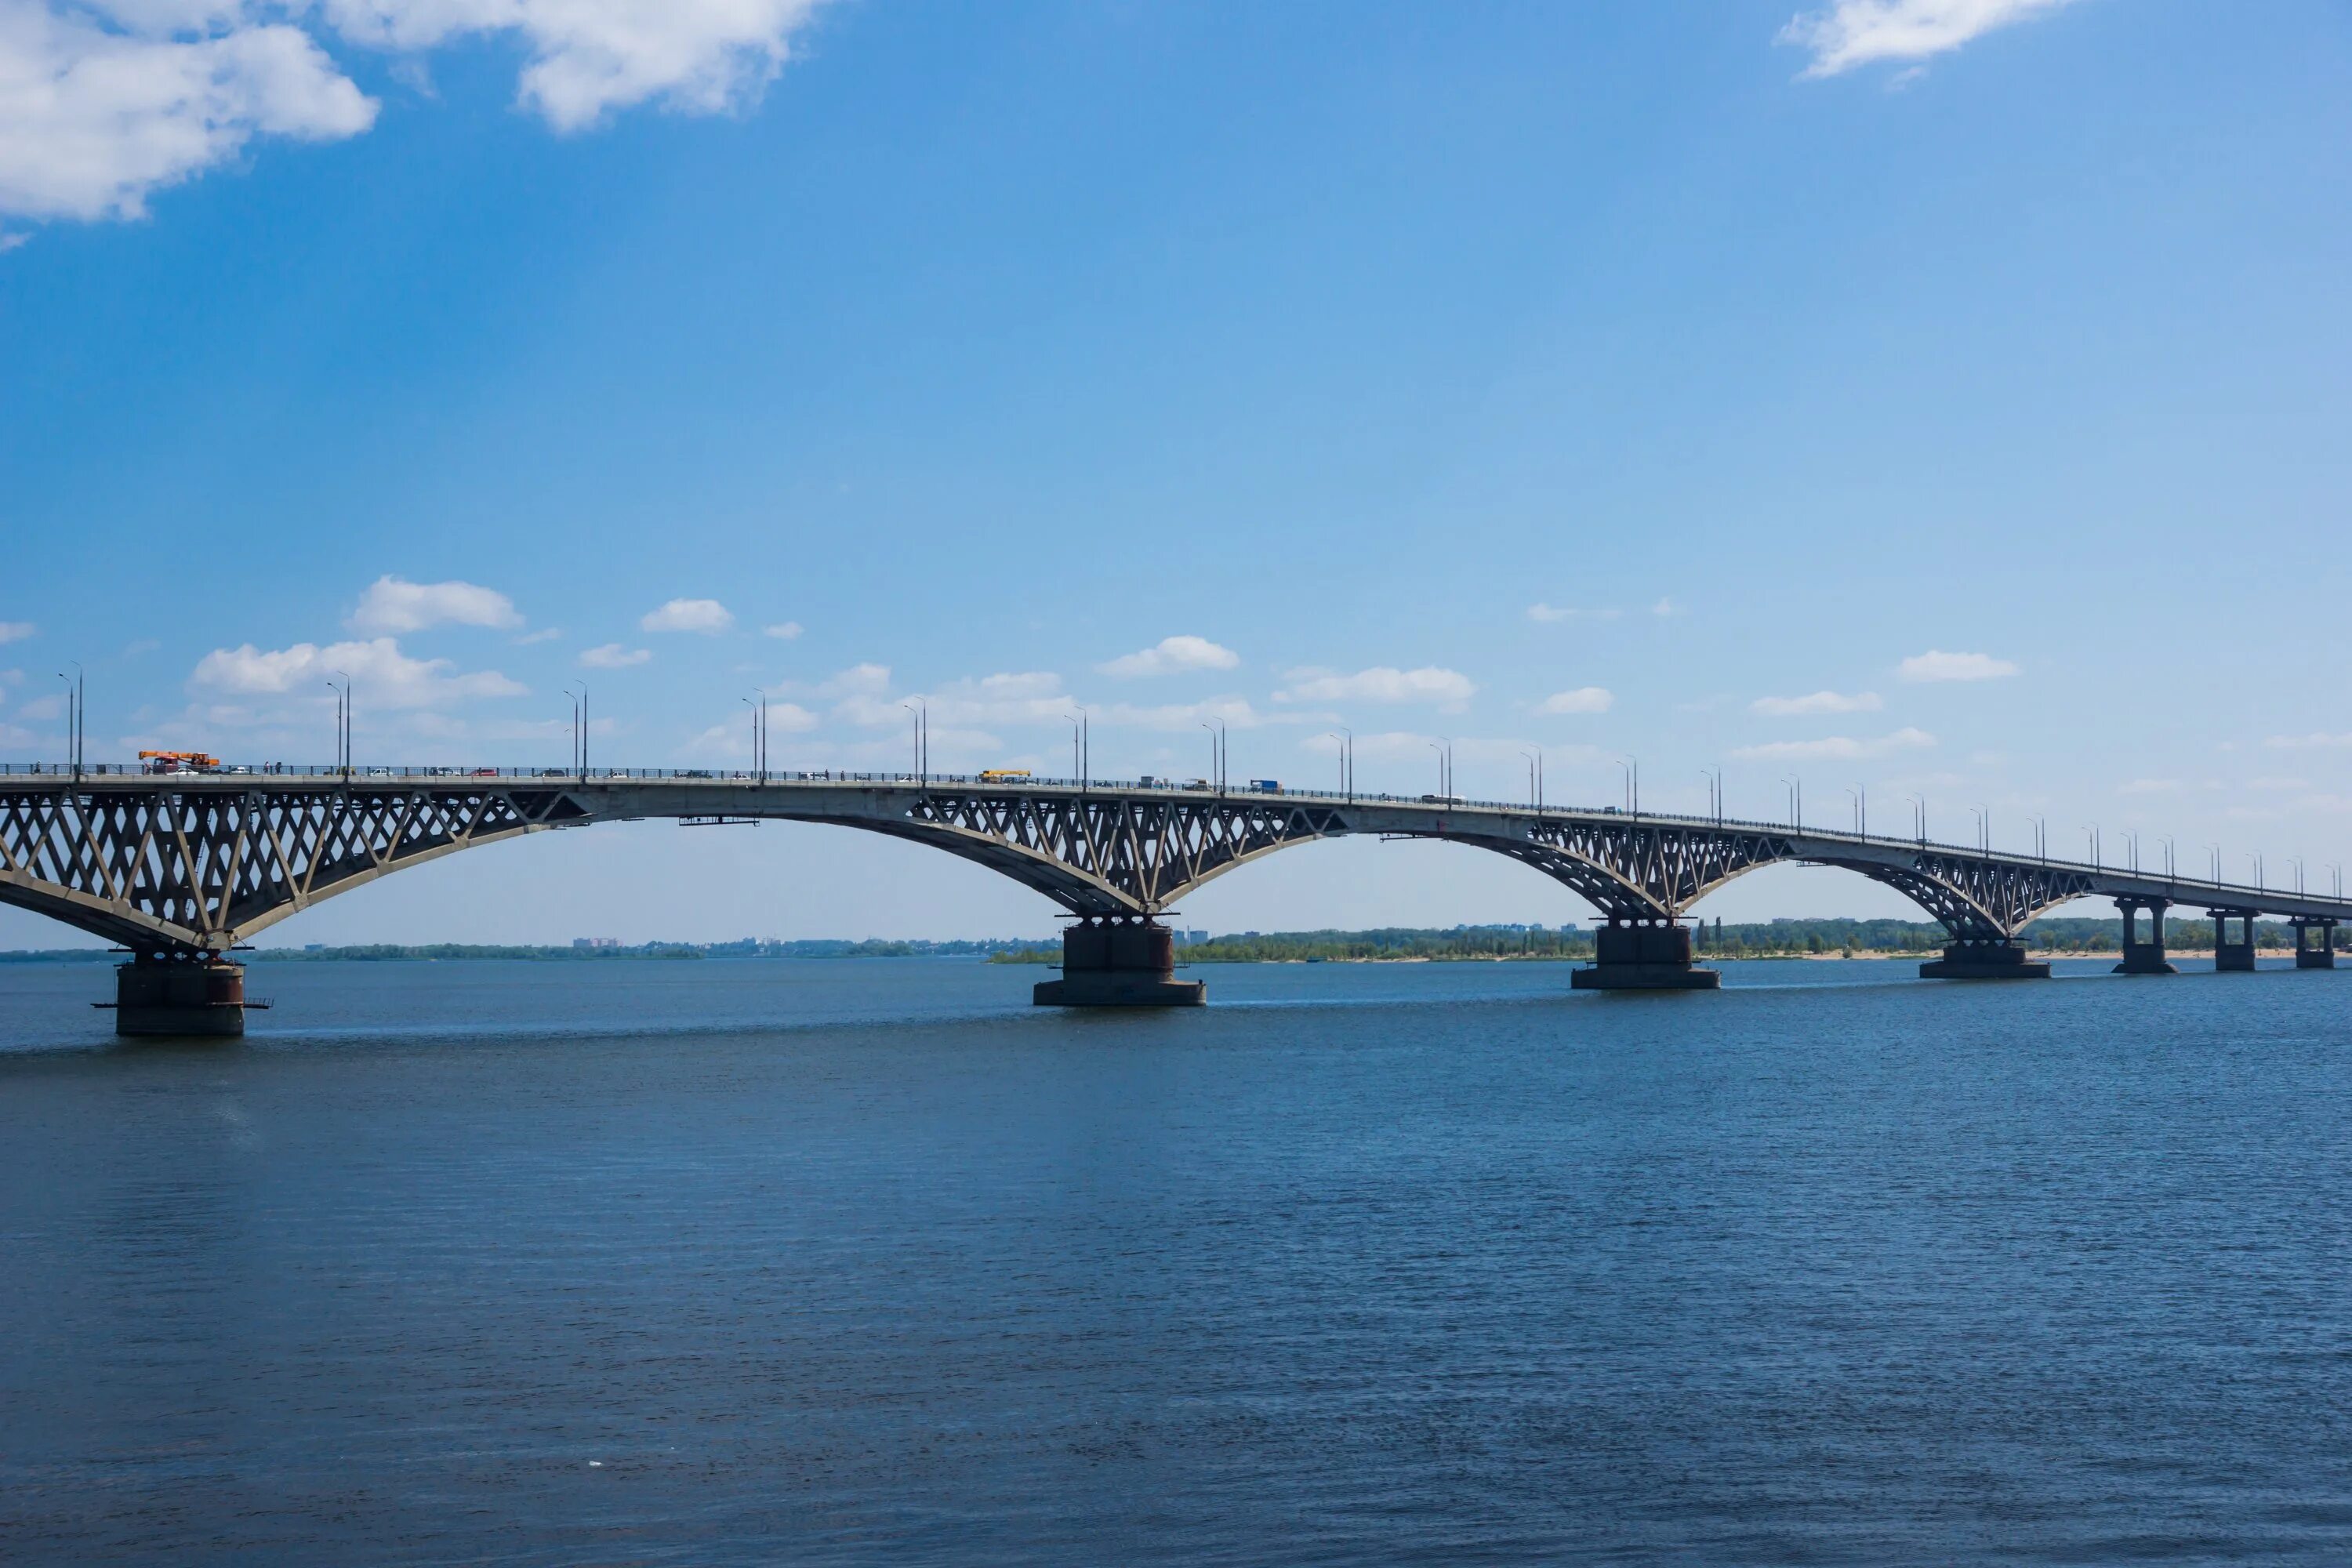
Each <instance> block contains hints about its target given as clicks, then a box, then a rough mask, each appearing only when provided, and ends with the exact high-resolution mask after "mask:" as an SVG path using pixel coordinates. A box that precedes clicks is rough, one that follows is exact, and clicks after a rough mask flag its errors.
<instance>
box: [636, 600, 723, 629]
mask: <svg viewBox="0 0 2352 1568" xmlns="http://www.w3.org/2000/svg"><path fill="white" fill-rule="evenodd" d="M734 624H735V617H734V616H733V615H731V614H730V613H729V611H728V608H727V606H726V605H722V604H720V603H719V601H718V600H716V599H672V600H671V601H670V602H669V603H667V605H663V606H662V607H661V608H660V609H658V610H648V611H647V612H646V615H645V616H644V617H643V618H642V619H640V620H639V621H638V622H637V625H638V626H642V627H644V628H645V629H646V631H649V632H699V633H701V634H702V635H703V636H704V637H716V636H718V635H719V633H720V632H723V631H725V630H726V629H727V628H728V627H730V626H733V625H734Z"/></svg>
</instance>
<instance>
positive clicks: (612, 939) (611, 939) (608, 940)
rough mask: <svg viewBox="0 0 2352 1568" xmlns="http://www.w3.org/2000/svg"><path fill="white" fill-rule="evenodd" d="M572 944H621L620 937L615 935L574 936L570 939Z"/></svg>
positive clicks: (609, 945)
mask: <svg viewBox="0 0 2352 1568" xmlns="http://www.w3.org/2000/svg"><path fill="white" fill-rule="evenodd" d="M620 945H621V939H620V938H619V937H617V936H575V937H573V938H572V946H574V947H618V946H620Z"/></svg>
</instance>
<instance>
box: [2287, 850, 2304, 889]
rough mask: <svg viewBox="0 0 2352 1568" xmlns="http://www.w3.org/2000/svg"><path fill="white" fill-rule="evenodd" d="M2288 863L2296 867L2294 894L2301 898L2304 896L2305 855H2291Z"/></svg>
mask: <svg viewBox="0 0 2352 1568" xmlns="http://www.w3.org/2000/svg"><path fill="white" fill-rule="evenodd" d="M2287 864H2288V865H2290V866H2292V867H2294V896H2295V897H2296V898H2298V899H2299V898H2301V897H2303V857H2302V856H2300V855H2296V856H2293V857H2290V858H2288V860H2287Z"/></svg>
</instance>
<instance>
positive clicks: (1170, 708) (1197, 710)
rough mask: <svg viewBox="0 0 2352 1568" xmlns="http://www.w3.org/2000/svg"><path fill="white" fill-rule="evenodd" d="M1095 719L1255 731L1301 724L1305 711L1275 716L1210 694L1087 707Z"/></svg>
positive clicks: (1133, 725) (1147, 726)
mask: <svg viewBox="0 0 2352 1568" xmlns="http://www.w3.org/2000/svg"><path fill="white" fill-rule="evenodd" d="M1088 711H1089V712H1091V713H1092V714H1093V716H1094V720H1095V722H1097V724H1102V725H1105V726H1114V727H1124V728H1128V729H1135V730H1165V731H1179V730H1195V729H1198V728H1199V727H1200V726H1201V725H1202V724H1223V725H1224V726H1225V727H1226V728H1227V729H1229V730H1255V729H1259V728H1261V727H1263V726H1265V725H1267V724H1280V723H1287V722H1299V723H1304V722H1307V715H1305V714H1284V715H1282V716H1280V717H1276V716H1275V715H1272V714H1266V713H1261V712H1259V711H1258V710H1256V709H1255V708H1253V707H1251V706H1250V704H1249V701H1248V700H1247V699H1245V698H1240V697H1212V698H1210V699H1208V700H1206V701H1202V702H1170V703H1165V704H1161V705H1160V706H1157V707H1150V708H1139V707H1133V706H1130V705H1129V704H1128V703H1125V702H1114V703H1112V704H1110V705H1109V706H1108V707H1107V708H1096V709H1090V710H1088Z"/></svg>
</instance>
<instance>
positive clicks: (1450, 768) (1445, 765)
mask: <svg viewBox="0 0 2352 1568" xmlns="http://www.w3.org/2000/svg"><path fill="white" fill-rule="evenodd" d="M1429 749H1430V750H1431V751H1433V752H1436V753H1437V798H1438V799H1439V800H1441V801H1443V802H1444V803H1445V804H1446V805H1453V804H1454V737H1453V736H1451V735H1440V736H1439V737H1437V739H1436V740H1434V741H1432V742H1430V743H1429Z"/></svg>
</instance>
